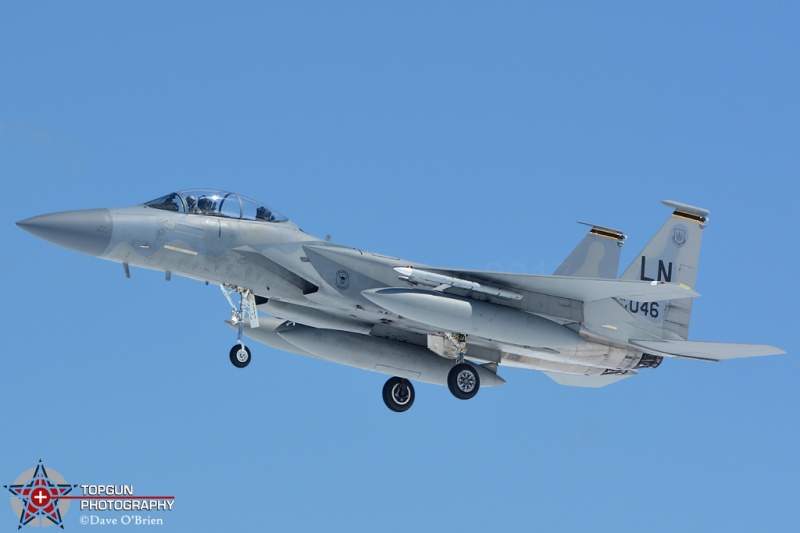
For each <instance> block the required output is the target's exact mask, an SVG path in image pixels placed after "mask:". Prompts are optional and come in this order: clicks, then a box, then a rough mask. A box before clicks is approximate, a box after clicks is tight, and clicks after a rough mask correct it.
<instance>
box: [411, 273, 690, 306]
mask: <svg viewBox="0 0 800 533" xmlns="http://www.w3.org/2000/svg"><path fill="white" fill-rule="evenodd" d="M424 269H425V270H427V271H429V272H435V273H437V274H444V275H448V276H453V277H468V278H470V279H478V280H482V281H487V282H489V283H493V284H495V285H500V286H503V287H509V288H513V289H518V290H523V291H529V292H536V293H539V294H546V295H548V296H555V297H557V298H567V299H570V300H578V301H582V302H592V301H595V300H604V299H606V298H624V299H626V300H636V301H655V300H674V299H678V298H695V297H697V296H700V294H699V293H698V292H696V291H695V290H693V289H692V288H691V287H688V286H686V285H683V284H681V283H668V282H663V281H638V280H619V279H599V278H577V277H571V276H545V275H539V274H511V273H504V272H491V271H484V270H465V269H443V268H428V267H424Z"/></svg>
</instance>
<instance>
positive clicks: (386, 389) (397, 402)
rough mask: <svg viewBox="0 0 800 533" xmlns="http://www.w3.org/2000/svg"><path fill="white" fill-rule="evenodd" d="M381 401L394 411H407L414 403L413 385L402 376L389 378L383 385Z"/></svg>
mask: <svg viewBox="0 0 800 533" xmlns="http://www.w3.org/2000/svg"><path fill="white" fill-rule="evenodd" d="M383 403H385V404H386V407H388V408H389V409H391V410H392V411H394V412H396V413H402V412H403V411H408V409H409V408H410V407H411V406H412V405H413V404H414V385H412V384H411V382H410V381H408V380H407V379H404V378H398V377H393V378H389V380H388V381H387V382H386V385H384V386H383Z"/></svg>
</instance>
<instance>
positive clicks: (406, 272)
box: [394, 266, 522, 300]
mask: <svg viewBox="0 0 800 533" xmlns="http://www.w3.org/2000/svg"><path fill="white" fill-rule="evenodd" d="M394 271H395V272H397V273H398V274H400V276H399V277H400V279H402V280H407V281H411V282H413V283H421V284H423V285H429V286H431V287H437V286H439V285H449V286H451V287H456V288H459V289H465V290H468V291H473V292H480V293H483V294H490V295H492V296H498V297H500V298H507V299H509V300H522V295H521V294H520V293H518V292H514V291H510V290H508V289H501V288H500V287H493V286H491V285H484V284H481V283H478V282H477V281H468V280H465V279H461V278H454V277H452V276H443V275H441V274H436V273H435V272H428V271H426V270H420V269H418V268H413V267H410V266H409V267H396V268H395V269H394Z"/></svg>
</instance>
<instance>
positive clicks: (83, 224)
mask: <svg viewBox="0 0 800 533" xmlns="http://www.w3.org/2000/svg"><path fill="white" fill-rule="evenodd" d="M17 226H19V227H20V228H22V229H24V230H25V231H27V232H28V233H31V234H32V235H36V236H37V237H39V238H40V239H44V240H46V241H49V242H52V243H53V244H57V245H59V246H63V247H64V248H69V249H70V250H75V251H76V252H81V253H84V254H89V255H100V254H102V253H103V252H105V251H106V249H107V248H108V245H109V243H110V242H111V229H112V218H111V211H109V210H108V209H84V210H81V211H64V212H62V213H52V214H49V215H41V216H38V217H31V218H26V219H25V220H20V221H19V222H17Z"/></svg>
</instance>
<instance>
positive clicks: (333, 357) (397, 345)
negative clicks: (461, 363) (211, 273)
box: [245, 324, 505, 387]
mask: <svg viewBox="0 0 800 533" xmlns="http://www.w3.org/2000/svg"><path fill="white" fill-rule="evenodd" d="M254 331H255V330H253V332H254ZM245 333H246V334H249V333H248V332H247V330H245ZM275 334H276V335H277V336H278V337H280V338H281V339H282V340H283V341H284V342H286V343H289V344H291V345H293V346H296V347H297V348H298V349H299V350H300V351H301V352H305V353H310V354H313V355H314V356H315V357H318V358H320V359H325V360H327V361H332V362H334V363H339V364H343V365H347V366H352V367H355V368H363V369H364V370H371V371H372V372H380V373H382V374H389V375H391V376H398V377H402V378H407V379H413V380H416V381H423V382H425V383H433V384H436V385H447V374H448V373H449V372H450V369H451V368H453V364H454V363H453V361H452V360H448V359H444V358H442V357H439V356H438V355H436V354H434V353H433V352H430V351H429V350H428V349H427V348H423V347H422V346H417V345H414V344H408V343H405V342H399V341H393V340H390V339H384V338H381V337H371V336H369V335H359V334H358V333H351V332H347V331H339V330H332V329H318V328H312V327H309V326H303V325H301V324H296V325H294V326H292V325H288V324H287V325H285V326H284V327H282V328H278V329H277V330H275ZM262 336H263V335H262ZM258 340H261V342H264V341H263V340H262V339H261V338H259V339H258ZM268 344H269V343H268ZM284 349H285V348H284ZM288 351H297V350H288ZM474 366H475V368H476V369H477V370H478V374H479V375H480V379H481V387H491V386H495V385H502V384H503V383H505V380H503V378H501V377H500V376H498V375H497V374H495V373H494V372H492V371H491V370H488V369H486V368H483V367H481V366H478V365H474Z"/></svg>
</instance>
